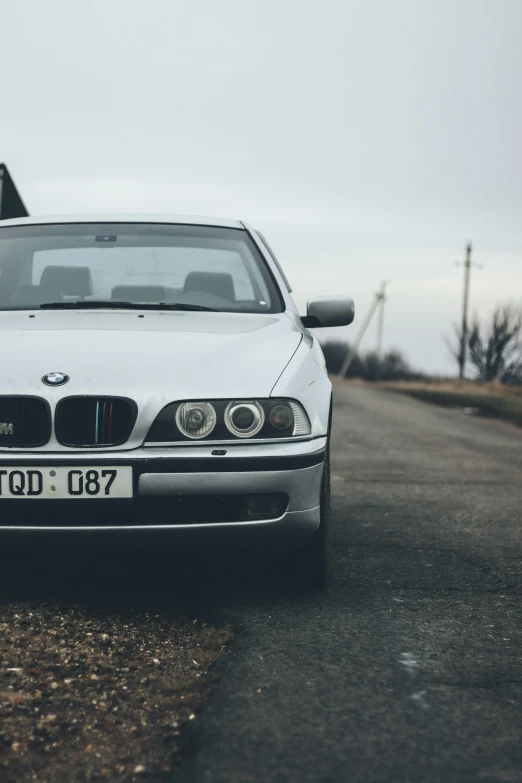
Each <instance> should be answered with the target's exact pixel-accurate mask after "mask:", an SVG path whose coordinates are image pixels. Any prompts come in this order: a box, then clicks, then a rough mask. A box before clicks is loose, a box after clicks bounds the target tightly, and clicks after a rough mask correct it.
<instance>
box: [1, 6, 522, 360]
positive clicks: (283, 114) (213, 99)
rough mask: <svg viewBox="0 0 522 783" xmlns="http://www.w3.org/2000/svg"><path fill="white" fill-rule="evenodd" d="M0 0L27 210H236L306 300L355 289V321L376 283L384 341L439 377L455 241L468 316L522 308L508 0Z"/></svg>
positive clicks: (517, 132) (371, 337)
mask: <svg viewBox="0 0 522 783" xmlns="http://www.w3.org/2000/svg"><path fill="white" fill-rule="evenodd" d="M0 7H1V19H2V43H1V46H0V74H1V85H2V90H1V99H0V160H4V161H5V162H6V163H7V164H8V166H9V167H10V170H11V173H12V174H13V176H14V178H15V181H16V183H17V185H18V188H19V190H20V191H21V193H22V196H23V198H24V199H25V201H26V204H27V206H28V208H29V210H30V212H32V213H33V214H49V213H50V214H53V213H64V212H66V213H70V212H99V211H102V212H103V211H106V210H110V211H112V212H170V213H182V214H189V213H190V214H209V215H220V216H224V217H237V218H241V219H244V220H247V221H248V222H250V223H252V224H254V225H255V226H256V227H257V228H259V229H261V230H263V231H264V233H265V234H266V236H267V238H268V239H269V241H270V242H271V244H272V245H273V247H274V249H275V250H276V252H277V254H278V255H279V257H280V260H281V262H282V263H283V265H284V267H285V270H286V272H287V274H288V277H289V278H291V281H292V283H293V286H294V291H295V299H296V302H297V304H298V305H299V306H300V307H302V308H304V307H305V302H306V299H307V298H309V297H311V296H313V295H315V294H338V293H347V294H350V295H352V296H353V297H354V299H355V300H356V306H357V315H358V318H357V320H358V322H359V324H360V322H361V320H362V317H363V315H364V312H365V311H366V309H367V308H368V307H369V305H370V302H371V298H372V295H373V292H374V291H375V290H376V289H377V287H378V285H379V283H380V281H381V280H383V279H387V280H389V281H390V285H389V301H388V304H387V313H386V319H385V347H392V346H395V347H399V348H401V349H403V350H404V351H405V353H406V354H407V356H408V357H409V358H410V359H411V360H412V362H413V363H414V364H415V365H417V366H418V367H421V368H423V369H427V370H431V371H435V372H447V371H449V370H450V369H452V366H451V364H450V362H449V359H448V356H447V350H446V348H445V345H444V342H443V339H442V338H443V335H444V334H447V333H449V331H450V329H451V322H452V321H453V320H455V319H457V318H458V317H459V313H460V306H461V290H462V270H461V269H459V268H458V267H457V266H456V265H455V261H456V260H457V259H460V258H462V257H463V255H464V246H465V244H466V242H467V241H468V239H471V240H472V241H473V244H474V258H475V260H476V261H477V262H480V263H481V264H483V269H482V270H479V271H474V273H473V279H472V288H471V301H472V307H473V309H478V310H479V312H480V313H481V314H484V315H485V314H487V313H488V312H489V311H490V310H491V307H492V306H493V304H494V303H495V302H497V301H502V300H506V299H510V298H514V299H517V300H519V301H520V300H522V44H521V41H522V0H321V1H320V2H319V1H318V0H316V2H312V0H215V1H214V2H211V0H207V1H206V2H203V1H202V0H190V2H188V1H187V0H147V2H145V1H144V0H141V2H137V1H136V0H103V1H102V2H100V1H99V0H90V2H89V3H83V4H81V5H80V4H79V3H74V2H70V0H46V2H44V3H42V2H40V1H39V0H26V2H24V3H15V2H12V0H10V1H9V2H8V0H0ZM337 331H338V332H339V334H338V336H339V337H342V338H349V336H350V335H352V336H353V334H354V333H355V332H356V331H357V323H356V324H355V325H354V326H353V327H349V328H347V329H341V330H337ZM375 332H376V328H375V325H374V326H373V327H372V328H371V329H370V330H369V332H368V334H367V336H366V339H365V341H364V343H363V346H366V347H367V348H372V347H374V345H375V337H376V335H375Z"/></svg>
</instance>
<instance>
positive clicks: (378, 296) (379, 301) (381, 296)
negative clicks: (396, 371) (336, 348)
mask: <svg viewBox="0 0 522 783" xmlns="http://www.w3.org/2000/svg"><path fill="white" fill-rule="evenodd" d="M387 285H388V281H384V282H382V283H381V287H380V289H379V290H378V291H376V293H375V298H374V300H373V302H372V303H371V305H370V309H369V310H368V312H367V314H366V318H365V319H364V321H363V323H362V326H361V328H360V329H359V333H358V334H357V337H356V338H355V342H354V344H353V345H352V347H351V348H350V349H349V350H348V352H347V354H346V356H345V358H344V361H343V363H342V365H341V369H340V370H339V376H340V377H341V378H344V377H345V375H346V373H347V372H348V370H349V367H350V365H351V363H352V361H353V360H354V357H355V355H356V353H357V349H358V348H359V345H360V343H361V340H362V338H363V337H364V334H365V332H366V330H367V328H368V327H369V325H370V322H371V320H372V318H373V316H374V315H375V311H376V310H377V308H378V307H379V305H380V306H381V313H380V319H379V337H378V343H377V350H378V351H379V352H380V351H381V348H382V328H383V323H384V320H383V312H382V310H383V308H384V301H385V299H386V296H385V291H386V286H387Z"/></svg>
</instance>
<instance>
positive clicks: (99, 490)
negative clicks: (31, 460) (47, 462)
mask: <svg viewBox="0 0 522 783" xmlns="http://www.w3.org/2000/svg"><path fill="white" fill-rule="evenodd" d="M132 494H133V493H132V468H131V467H130V466H124V467H121V466H118V467H116V468H109V467H97V468H93V467H91V466H87V467H81V466H79V467H70V466H69V467H58V468H40V467H34V468H32V467H31V468H1V467H0V500H16V499H17V498H18V499H22V498H23V499H24V500H32V499H34V500H107V499H110V498H131V497H132Z"/></svg>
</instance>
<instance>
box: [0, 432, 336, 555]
mask: <svg viewBox="0 0 522 783" xmlns="http://www.w3.org/2000/svg"><path fill="white" fill-rule="evenodd" d="M325 449H326V438H315V439H313V440H307V441H297V442H285V443H266V444H232V445H228V444H227V445H223V447H220V448H217V447H216V446H212V447H210V446H203V445H200V444H191V445H190V446H185V445H184V446H176V447H172V448H149V447H147V448H140V449H134V450H132V451H127V452H122V451H118V452H84V451H82V452H74V453H71V454H63V453H60V454H56V453H54V454H51V453H45V454H44V453H42V452H39V453H38V455H36V454H34V453H25V454H21V453H20V452H18V453H16V454H15V453H11V454H7V453H5V452H2V453H1V454H0V468H2V467H8V468H12V467H25V468H29V467H33V466H43V467H45V466H49V467H50V466H53V467H56V466H67V467H69V466H70V467H74V466H75V465H92V466H93V467H102V466H107V467H111V466H114V467H116V466H117V465H131V466H132V468H133V483H134V499H133V500H129V501H117V500H112V499H108V500H88V501H81V500H78V501H67V500H59V501H53V500H28V501H25V500H2V501H0V539H1V541H2V542H3V543H7V542H9V543H13V544H17V543H21V544H22V545H27V543H28V534H31V542H32V543H35V544H38V545H40V544H42V543H44V544H45V543H52V544H53V545H57V544H58V543H60V544H61V543H66V544H67V545H69V543H72V544H75V543H80V544H81V545H82V546H84V545H95V546H97V545H102V546H105V545H112V544H113V543H114V544H115V545H117V546H121V545H122V544H129V545H142V544H144V543H147V542H151V543H152V544H153V545H158V544H160V545H162V546H163V545H169V544H173V545H178V544H186V545H188V546H198V547H199V546H201V545H207V544H208V545H210V546H214V545H219V544H226V545H233V546H247V547H253V548H274V547H275V548H281V549H284V548H288V547H294V546H300V545H301V544H303V543H305V542H306V540H307V539H308V538H309V537H310V536H311V535H312V533H313V532H314V531H315V530H317V528H318V526H319V523H320V508H319V504H320V490H321V479H322V472H323V462H324V455H325ZM216 452H218V453H216ZM223 452H225V453H223ZM265 494H278V495H280V496H281V495H284V496H285V497H287V499H288V502H287V504H286V502H285V509H286V510H284V512H283V513H281V514H280V515H278V516H277V517H275V518H269V519H263V520H250V519H248V520H237V519H230V520H228V519H227V518H226V517H225V518H224V519H223V518H220V519H219V521H215V520H213V521H208V522H207V521H205V520H204V518H203V519H202V518H201V515H200V517H199V518H198V519H193V518H190V517H191V515H190V509H191V503H190V502H188V503H186V504H185V506H184V508H185V509H187V512H186V513H187V518H181V519H180V518H179V513H178V515H177V518H176V519H175V520H173V519H172V520H171V519H170V514H169V509H173V508H174V505H175V504H177V501H178V500H179V499H180V497H183V498H190V497H191V496H193V497H194V498H196V497H197V498H201V497H202V496H204V497H206V498H207V500H208V499H215V500H216V503H217V502H218V501H219V500H220V499H222V498H224V497H234V496H241V495H249V496H251V495H265ZM178 505H179V504H178ZM207 505H208V504H207ZM172 516H174V515H173V514H172Z"/></svg>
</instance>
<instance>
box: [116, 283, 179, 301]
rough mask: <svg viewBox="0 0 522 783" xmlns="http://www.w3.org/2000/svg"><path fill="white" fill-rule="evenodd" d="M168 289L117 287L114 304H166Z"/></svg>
mask: <svg viewBox="0 0 522 783" xmlns="http://www.w3.org/2000/svg"><path fill="white" fill-rule="evenodd" d="M166 298H167V289H166V288H165V286H162V285H115V286H114V288H113V289H112V301H113V302H152V303H154V302H164V301H165V300H166Z"/></svg>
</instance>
